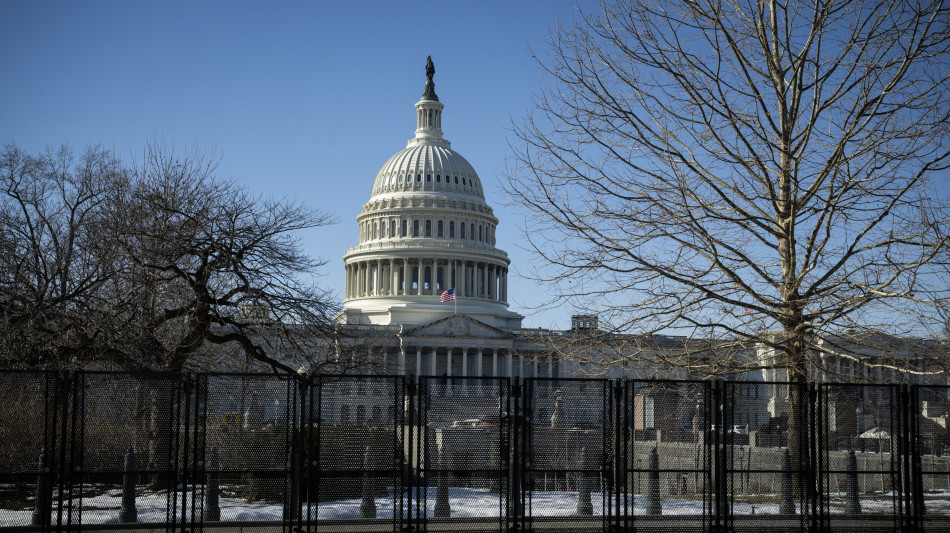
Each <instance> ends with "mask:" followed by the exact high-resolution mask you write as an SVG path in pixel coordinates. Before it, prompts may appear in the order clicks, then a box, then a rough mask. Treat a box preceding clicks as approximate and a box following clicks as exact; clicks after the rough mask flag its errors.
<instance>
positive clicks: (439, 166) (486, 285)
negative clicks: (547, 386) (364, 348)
mask: <svg viewBox="0 0 950 533" xmlns="http://www.w3.org/2000/svg"><path fill="white" fill-rule="evenodd" d="M434 71H435V69H434V67H433V66H432V64H431V61H430V62H429V65H428V68H427V75H428V76H429V77H428V81H427V82H426V89H425V93H424V94H423V96H422V99H421V100H420V101H419V102H417V103H416V105H415V107H416V132H415V137H413V138H412V139H410V140H409V142H408V145H407V146H406V148H405V149H404V150H402V151H400V152H398V153H396V154H395V155H393V156H392V157H390V158H389V160H388V161H387V162H386V163H385V164H384V165H383V166H382V168H381V169H380V171H379V173H378V174H377V175H376V180H375V181H374V183H373V188H372V192H371V196H370V199H369V201H368V202H367V203H366V205H364V206H363V210H362V212H361V213H360V215H359V216H358V217H357V222H358V225H359V244H358V245H357V246H354V247H352V248H350V249H349V250H347V253H346V255H345V256H344V261H345V263H346V292H345V299H344V302H343V307H344V311H343V313H342V316H341V320H342V321H343V322H345V323H349V324H354V323H355V324H367V325H369V324H372V325H403V326H419V325H423V324H428V323H430V322H432V321H434V320H438V319H439V318H442V317H445V316H447V315H451V314H454V313H458V314H464V315H466V316H468V317H471V318H474V319H476V320H478V321H479V322H482V323H485V324H487V325H489V326H493V327H501V328H518V327H520V326H521V319H522V316H521V315H519V314H517V313H513V312H511V311H509V310H508V265H509V263H510V261H509V259H508V254H506V253H505V252H504V251H502V250H500V249H498V248H496V247H495V230H496V228H497V226H498V218H496V217H495V216H494V215H493V214H492V209H491V207H489V206H488V204H487V203H486V202H485V196H484V192H483V189H482V184H481V181H480V180H479V178H478V174H477V173H476V172H475V169H474V168H472V165H471V164H469V162H468V161H466V160H465V158H464V157H462V156H461V155H459V154H458V153H457V152H455V151H454V150H452V149H451V143H450V142H449V141H448V140H446V139H445V138H444V137H443V136H442V110H443V109H444V107H445V106H444V105H443V104H442V103H441V102H439V99H438V96H436V94H435V84H434V83H433V82H432V77H431V76H432V74H434ZM449 289H454V293H455V296H456V301H455V302H453V303H443V302H440V298H439V297H440V295H441V294H442V293H443V292H444V291H446V290H449Z"/></svg>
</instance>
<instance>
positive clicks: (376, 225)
mask: <svg viewBox="0 0 950 533" xmlns="http://www.w3.org/2000/svg"><path fill="white" fill-rule="evenodd" d="M378 235H379V223H378V222H373V240H376V239H377V236H378Z"/></svg>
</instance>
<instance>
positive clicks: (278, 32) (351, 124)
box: [0, 0, 593, 327]
mask: <svg viewBox="0 0 950 533" xmlns="http://www.w3.org/2000/svg"><path fill="white" fill-rule="evenodd" d="M585 4H586V5H588V6H592V5H593V4H592V3H591V2H582V5H585ZM575 13H576V2H574V1H573V0H545V1H506V2H496V1H478V2H461V1H443V2H392V1H386V2H375V1H373V2H368V1H363V2H267V3H264V2H239V1H228V2H210V1H198V2H167V1H162V2H132V1H121V2H120V1H84V2H50V1H42V0H41V1H29V2H27V1H19V0H4V1H2V2H0V65H2V67H3V75H2V77H3V80H4V82H3V83H0V142H2V143H7V142H11V141H12V142H15V143H16V144H17V145H18V146H20V147H21V148H23V149H25V150H27V151H31V152H35V151H38V150H41V149H42V148H43V147H44V146H46V145H59V144H61V143H69V144H70V145H71V146H72V147H73V148H74V149H75V150H77V151H78V150H79V149H81V148H82V147H83V146H85V145H87V144H90V143H93V144H94V143H101V144H103V145H104V146H106V147H107V148H112V149H114V150H116V151H117V152H118V153H119V154H120V155H121V156H123V157H133V156H136V157H137V156H140V154H141V150H142V147H143V146H144V145H145V143H146V142H147V141H148V140H149V139H150V138H153V137H155V136H158V137H161V138H164V139H166V140H171V141H174V142H175V144H176V145H178V146H180V147H184V146H186V145H193V144H197V145H198V146H199V147H204V148H211V147H214V148H215V149H216V150H217V151H218V153H219V155H220V156H221V165H220V166H219V167H218V171H219V174H220V175H222V176H225V177H232V178H234V179H236V180H238V181H240V182H241V183H243V184H245V185H247V186H248V187H249V188H250V189H251V190H253V191H255V192H257V193H261V194H266V195H274V196H280V197H290V198H295V199H299V200H302V201H304V202H307V203H308V204H309V205H311V206H313V207H316V208H319V209H322V210H324V211H329V212H332V213H334V214H335V215H336V216H337V217H338V218H339V219H340V223H339V224H337V225H335V226H332V227H328V228H318V229H315V230H313V231H310V232H308V233H307V234H306V235H303V238H304V243H305V246H306V248H307V250H308V251H309V252H310V253H311V254H313V255H316V256H319V257H322V258H324V259H326V260H327V261H328V264H327V265H326V266H325V267H324V268H323V272H322V274H323V276H322V277H321V278H319V279H318V282H319V283H320V284H321V285H322V286H324V287H327V288H331V289H333V290H335V291H336V292H337V294H340V293H342V288H343V260H342V257H343V254H344V253H345V251H346V249H347V248H348V247H350V246H353V245H354V244H356V240H357V232H356V222H355V217H356V215H357V213H359V211H360V209H361V208H362V205H363V203H365V202H366V200H367V199H368V198H369V192H370V187H371V185H372V182H373V178H374V177H375V176H376V172H377V171H378V170H379V168H380V167H381V166H382V164H383V163H384V162H385V161H386V160H387V159H388V158H389V156H390V155H392V154H393V153H395V152H397V151H399V150H401V149H402V148H404V147H405V143H406V141H407V140H408V139H409V138H410V137H412V134H413V130H414V128H415V111H414V109H413V104H414V103H415V102H416V101H417V100H418V99H419V96H420V95H421V94H422V90H423V85H424V83H425V71H424V66H425V59H426V56H427V55H430V54H431V55H432V57H433V60H434V61H435V65H436V70H437V73H436V77H435V81H436V89H437V92H438V94H439V97H440V99H441V101H442V102H443V103H444V104H445V105H446V109H445V113H444V118H443V129H444V130H445V133H446V137H447V138H448V139H449V140H450V141H452V146H453V148H455V149H456V150H457V151H458V152H459V153H461V154H462V155H463V156H465V157H466V159H468V160H469V161H470V162H471V163H472V164H473V165H474V167H475V169H476V170H477V171H478V173H479V176H480V177H481V178H482V181H483V183H484V186H485V189H486V195H487V197H488V201H489V203H490V204H491V205H492V206H493V207H494V209H495V213H496V215H497V216H498V217H499V218H500V219H501V225H500V226H499V232H498V245H499V247H501V248H502V249H504V250H506V251H507V252H508V253H509V255H510V257H511V259H512V266H513V270H514V273H513V276H512V279H511V280H510V282H509V283H510V289H509V300H510V304H511V308H512V310H515V311H518V312H521V313H522V314H525V315H526V316H527V319H526V320H525V326H527V327H539V326H540V327H566V326H567V325H568V324H569V315H570V310H565V309H557V310H552V311H541V312H536V311H533V310H532V309H530V307H532V306H535V305H537V304H539V303H541V302H543V301H544V300H545V296H544V295H543V292H542V291H540V290H539V288H538V287H536V286H534V285H533V284H531V283H530V282H528V281H526V280H524V279H522V278H521V277H520V276H519V275H518V270H519V268H520V269H521V270H525V269H526V267H527V266H528V264H529V259H530V258H529V256H528V255H527V254H526V253H525V252H523V251H521V250H519V249H518V244H517V243H518V241H519V232H518V227H519V225H520V224H519V216H518V215H517V214H516V212H515V211H514V210H513V209H509V208H507V207H506V206H504V205H503V202H504V198H503V195H502V193H501V191H500V182H499V179H500V177H501V175H502V173H503V171H504V168H505V159H506V157H508V154H509V147H508V140H509V139H510V137H511V135H510V128H511V124H512V119H518V118H519V117H521V116H522V115H524V114H525V112H526V111H527V110H528V108H529V106H530V102H531V92H532V90H533V89H534V88H535V87H536V86H537V84H538V82H539V79H540V76H539V73H538V69H537V66H536V65H535V64H534V63H533V62H532V60H531V57H530V55H531V50H532V49H543V48H544V39H545V38H546V36H547V35H548V33H549V30H550V29H551V28H552V27H553V26H554V25H555V24H557V23H558V22H561V23H565V22H569V21H570V20H571V18H572V17H573V16H574V14H575Z"/></svg>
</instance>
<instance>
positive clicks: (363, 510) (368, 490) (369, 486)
mask: <svg viewBox="0 0 950 533" xmlns="http://www.w3.org/2000/svg"><path fill="white" fill-rule="evenodd" d="M372 460H373V459H372V455H370V447H369V446H367V447H366V452H365V453H363V501H362V502H361V503H360V518H376V495H375V494H374V490H373V477H372V475H371V474H370V469H371V468H372V466H373V465H372ZM438 512H439V511H438V503H437V504H436V513H438ZM436 516H438V515H436Z"/></svg>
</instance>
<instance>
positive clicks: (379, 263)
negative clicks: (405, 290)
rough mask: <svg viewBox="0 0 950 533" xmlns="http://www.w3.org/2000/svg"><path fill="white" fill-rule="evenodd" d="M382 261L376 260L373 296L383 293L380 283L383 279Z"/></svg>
mask: <svg viewBox="0 0 950 533" xmlns="http://www.w3.org/2000/svg"><path fill="white" fill-rule="evenodd" d="M382 274H383V262H382V261H380V260H379V259H377V260H376V274H375V275H373V296H379V295H380V294H382V293H383V289H382V287H381V285H380V284H381V283H382V281H383V276H382Z"/></svg>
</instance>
